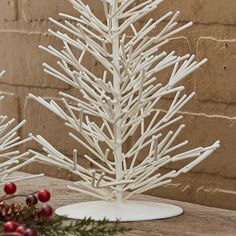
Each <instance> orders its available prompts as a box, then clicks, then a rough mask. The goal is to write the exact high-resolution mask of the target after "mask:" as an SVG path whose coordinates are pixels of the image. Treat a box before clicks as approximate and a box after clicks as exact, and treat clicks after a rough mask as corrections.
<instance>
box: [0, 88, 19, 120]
mask: <svg viewBox="0 0 236 236" xmlns="http://www.w3.org/2000/svg"><path fill="white" fill-rule="evenodd" d="M0 96H4V99H3V100H1V101H0V115H4V116H5V115H6V116H8V117H9V119H12V118H15V119H16V121H19V110H18V108H19V107H18V99H17V96H16V95H15V94H12V93H6V92H0Z"/></svg>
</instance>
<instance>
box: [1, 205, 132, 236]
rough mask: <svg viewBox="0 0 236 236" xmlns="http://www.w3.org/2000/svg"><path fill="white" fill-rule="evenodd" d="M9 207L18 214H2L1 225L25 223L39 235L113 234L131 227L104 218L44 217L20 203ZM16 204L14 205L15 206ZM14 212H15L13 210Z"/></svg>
mask: <svg viewBox="0 0 236 236" xmlns="http://www.w3.org/2000/svg"><path fill="white" fill-rule="evenodd" d="M6 204H7V203H5V207H7V208H8V209H11V207H12V210H14V211H16V210H17V208H18V209H19V210H17V212H18V214H17V215H14V214H10V215H5V216H3V215H1V217H0V227H1V228H3V225H4V223H5V222H6V221H16V222H17V223H19V224H21V225H24V226H25V227H26V228H32V229H34V230H35V231H36V232H37V236H67V235H68V236H112V235H115V234H117V233H125V232H127V231H129V230H130V229H129V228H127V227H124V226H122V225H121V224H120V222H119V221H116V222H109V221H108V220H106V219H104V220H101V221H95V220H93V219H92V218H85V219H83V220H68V218H66V217H62V216H56V215H55V216H53V217H50V218H42V217H40V216H39V214H38V209H37V207H27V206H25V207H23V208H22V207H21V208H20V204H15V203H8V205H6ZM13 206H14V207H13ZM12 213H13V212H12ZM0 235H1V236H13V235H14V236H18V235H19V234H16V233H14V234H13V233H11V234H9V233H8V234H6V233H2V234H0Z"/></svg>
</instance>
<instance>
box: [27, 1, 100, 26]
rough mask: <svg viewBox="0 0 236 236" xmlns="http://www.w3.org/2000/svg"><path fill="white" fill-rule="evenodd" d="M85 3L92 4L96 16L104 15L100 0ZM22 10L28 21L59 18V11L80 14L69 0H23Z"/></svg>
mask: <svg viewBox="0 0 236 236" xmlns="http://www.w3.org/2000/svg"><path fill="white" fill-rule="evenodd" d="M84 3H87V4H88V5H89V6H90V8H91V10H92V12H93V13H94V14H95V15H96V16H98V17H103V10H102V9H101V6H102V5H101V3H100V1H99V2H98V1H97V2H96V4H94V0H87V1H84ZM22 11H23V15H24V18H25V20H27V21H35V20H47V19H48V18H49V17H53V18H56V19H58V18H59V17H58V14H59V12H62V13H66V14H71V15H74V16H79V13H77V12H76V11H75V10H74V9H73V6H72V4H71V3H70V2H69V1H67V0H66V1H65V0H50V1H48V0H40V1H35V0H23V7H22ZM103 18H104V17H103Z"/></svg>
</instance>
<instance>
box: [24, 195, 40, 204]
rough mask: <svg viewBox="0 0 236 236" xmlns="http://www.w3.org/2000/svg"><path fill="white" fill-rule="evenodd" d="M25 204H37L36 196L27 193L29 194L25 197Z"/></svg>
mask: <svg viewBox="0 0 236 236" xmlns="http://www.w3.org/2000/svg"><path fill="white" fill-rule="evenodd" d="M25 201H26V204H27V205H28V206H35V205H37V203H38V199H37V197H36V196H35V195H29V196H27V198H26V200H25Z"/></svg>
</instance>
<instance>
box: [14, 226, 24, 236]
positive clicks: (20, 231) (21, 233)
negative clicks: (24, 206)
mask: <svg viewBox="0 0 236 236" xmlns="http://www.w3.org/2000/svg"><path fill="white" fill-rule="evenodd" d="M15 232H16V233H19V234H20V235H24V233H25V227H24V226H23V225H20V226H18V227H17V228H16V231H15Z"/></svg>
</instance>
